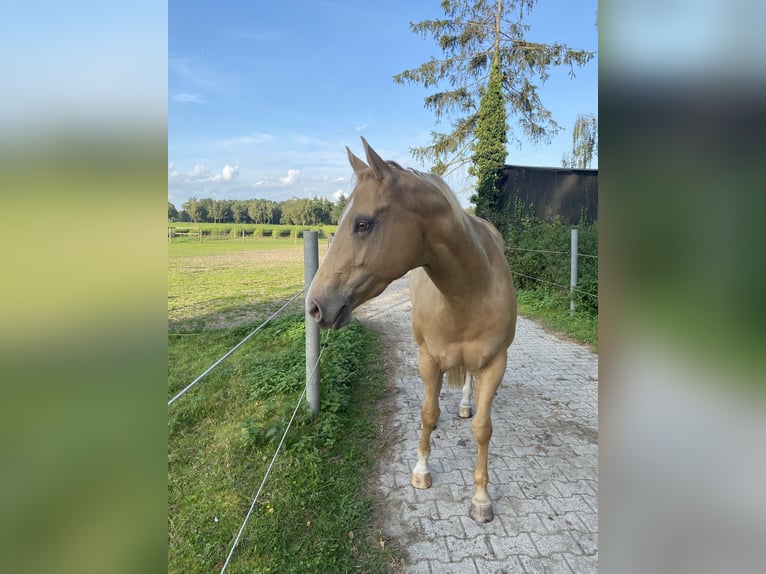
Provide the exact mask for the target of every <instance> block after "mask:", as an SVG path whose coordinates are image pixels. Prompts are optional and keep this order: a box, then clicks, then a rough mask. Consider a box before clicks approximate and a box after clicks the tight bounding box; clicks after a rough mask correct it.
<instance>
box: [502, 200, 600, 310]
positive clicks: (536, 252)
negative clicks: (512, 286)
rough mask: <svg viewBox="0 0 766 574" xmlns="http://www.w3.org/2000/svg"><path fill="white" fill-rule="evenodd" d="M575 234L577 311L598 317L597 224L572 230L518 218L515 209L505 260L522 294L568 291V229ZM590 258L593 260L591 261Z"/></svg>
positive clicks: (559, 223)
mask: <svg viewBox="0 0 766 574" xmlns="http://www.w3.org/2000/svg"><path fill="white" fill-rule="evenodd" d="M572 227H577V229H578V230H579V238H578V248H577V251H578V253H580V254H581V255H580V256H579V258H578V263H577V289H578V291H580V292H577V291H576V292H575V301H576V303H577V306H578V309H581V310H587V311H588V312H589V313H591V314H594V315H597V314H598V299H597V298H596V297H594V296H593V295H595V296H598V258H597V256H598V224H597V223H585V222H584V221H583V222H581V223H579V224H578V225H576V226H572V225H571V224H568V223H564V222H563V221H561V219H556V220H554V221H541V220H539V219H537V218H535V217H533V216H530V215H522V214H521V208H520V205H518V204H517V205H516V206H515V209H514V215H513V217H512V221H511V225H510V230H509V232H508V234H507V236H506V257H507V258H508V264H509V265H510V267H511V270H512V271H513V273H514V279H515V281H516V286H517V287H518V288H520V289H523V290H529V291H536V292H540V293H541V294H542V293H546V292H549V291H557V292H559V293H566V292H567V291H568V290H569V274H570V245H571V229H572ZM591 255H592V256H594V257H591Z"/></svg>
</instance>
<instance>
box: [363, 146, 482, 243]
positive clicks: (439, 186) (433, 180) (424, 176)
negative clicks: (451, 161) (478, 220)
mask: <svg viewBox="0 0 766 574" xmlns="http://www.w3.org/2000/svg"><path fill="white" fill-rule="evenodd" d="M386 163H387V164H388V165H390V166H391V167H393V168H394V169H397V170H399V171H401V172H403V173H408V174H410V175H414V176H415V177H416V178H418V179H419V180H420V181H421V182H422V183H423V184H425V185H427V186H428V187H430V188H434V189H436V190H438V191H439V192H440V193H441V194H442V195H443V196H444V199H446V200H447V203H449V206H450V207H451V208H452V213H453V215H454V216H455V219H456V220H457V222H458V224H459V225H460V226H461V227H463V228H467V223H468V214H467V213H466V211H465V210H464V209H463V208H462V206H461V205H460V202H459V201H458V199H457V196H456V195H455V192H454V191H452V189H450V186H449V185H447V182H445V181H444V180H443V179H442V178H441V177H439V176H438V175H436V174H434V173H428V172H424V171H418V170H417V169H414V168H411V167H409V168H404V167H402V166H401V165H399V164H398V163H396V162H395V161H393V160H386ZM369 177H375V173H374V172H373V170H372V169H369V170H365V171H364V172H362V173H361V174H360V176H359V179H367V178H369Z"/></svg>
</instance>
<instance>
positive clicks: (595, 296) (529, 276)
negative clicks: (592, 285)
mask: <svg viewBox="0 0 766 574" xmlns="http://www.w3.org/2000/svg"><path fill="white" fill-rule="evenodd" d="M513 275H514V276H518V277H526V278H527V279H532V280H533V281H540V282H541V283H547V284H548V285H553V286H555V287H561V288H562V289H567V290H570V289H571V290H572V291H577V292H578V293H582V294H583V295H588V296H589V297H593V298H594V299H595V300H596V301H598V295H594V294H593V293H588V292H587V291H582V290H580V289H576V288H574V287H567V286H566V285H560V284H559V283H553V282H552V281H546V280H545V279H540V278H538V277H532V276H531V275H524V274H523V273H519V272H518V271H514V272H513Z"/></svg>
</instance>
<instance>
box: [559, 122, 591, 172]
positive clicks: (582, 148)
mask: <svg viewBox="0 0 766 574" xmlns="http://www.w3.org/2000/svg"><path fill="white" fill-rule="evenodd" d="M594 155H598V119H597V118H596V116H594V115H593V114H578V116H577V119H576V120H575V124H574V128H573V129H572V153H571V154H570V153H565V154H564V157H563V158H562V160H561V164H562V166H563V167H572V168H577V169H590V164H591V162H592V161H593V156H594Z"/></svg>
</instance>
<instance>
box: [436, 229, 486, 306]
mask: <svg viewBox="0 0 766 574" xmlns="http://www.w3.org/2000/svg"><path fill="white" fill-rule="evenodd" d="M453 217H454V216H453ZM480 233H481V230H479V229H477V228H475V227H474V226H473V224H472V222H471V221H468V220H466V221H465V226H461V225H458V224H457V223H455V222H453V223H452V224H450V223H446V224H442V225H436V226H434V228H433V232H432V233H431V234H430V237H429V235H428V234H427V235H426V250H427V255H426V259H427V261H428V263H427V264H426V265H424V266H423V267H424V269H425V271H426V273H428V276H429V277H430V278H431V281H433V282H434V284H435V285H436V287H437V288H438V289H439V291H441V292H442V294H443V295H444V296H445V297H447V298H454V297H458V298H463V297H474V296H476V295H477V293H478V292H480V291H481V289H478V290H477V286H489V285H490V281H489V276H490V273H491V269H490V261H489V257H488V254H487V252H486V250H485V248H484V244H483V243H482V241H481V237H480Z"/></svg>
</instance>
